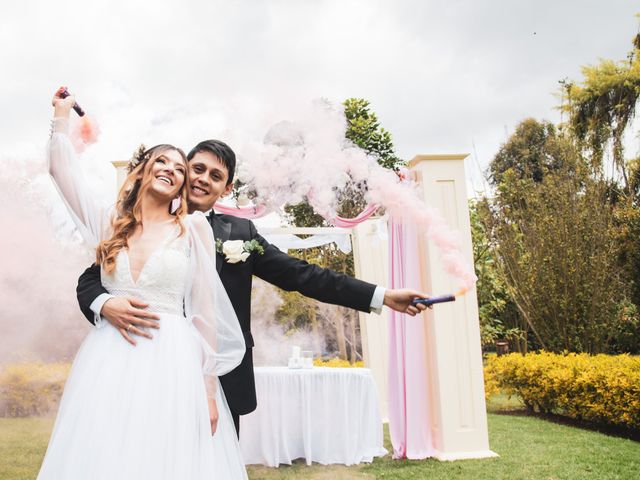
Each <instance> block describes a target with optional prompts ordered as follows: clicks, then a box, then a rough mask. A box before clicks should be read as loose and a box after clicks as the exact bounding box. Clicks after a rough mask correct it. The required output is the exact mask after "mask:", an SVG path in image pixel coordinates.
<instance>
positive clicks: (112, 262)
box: [96, 144, 189, 273]
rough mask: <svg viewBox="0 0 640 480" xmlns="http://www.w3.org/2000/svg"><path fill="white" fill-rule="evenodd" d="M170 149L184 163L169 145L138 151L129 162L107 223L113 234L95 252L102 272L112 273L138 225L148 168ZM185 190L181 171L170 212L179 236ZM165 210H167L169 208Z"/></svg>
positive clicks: (184, 211) (186, 183)
mask: <svg viewBox="0 0 640 480" xmlns="http://www.w3.org/2000/svg"><path fill="white" fill-rule="evenodd" d="M171 150H173V151H176V152H178V153H179V154H180V156H181V157H182V159H183V160H184V162H185V165H186V164H187V157H186V155H185V154H184V152H183V151H182V150H181V149H179V148H177V147H174V146H173V145H167V144H161V145H156V146H155V147H152V148H150V149H148V150H144V151H139V152H138V153H137V154H136V156H135V157H134V159H133V160H132V163H131V168H130V171H129V174H128V175H127V178H126V179H125V181H124V183H123V185H122V187H121V188H120V192H119V193H118V202H117V204H116V216H115V218H114V219H113V220H112V223H111V226H112V228H113V235H112V236H111V238H110V239H108V240H103V241H102V242H100V244H99V245H98V248H97V249H96V263H97V264H98V265H102V267H103V268H104V271H105V272H107V273H112V272H113V271H114V270H115V268H116V257H117V255H118V252H120V250H122V249H123V248H126V247H127V246H128V243H127V240H128V239H129V237H130V236H131V235H132V234H133V232H135V230H136V227H137V226H138V224H140V223H141V222H142V215H141V209H142V207H141V203H142V197H143V196H144V193H145V192H146V191H147V189H148V188H149V185H150V184H151V182H152V181H153V176H152V175H151V174H150V172H151V167H152V166H153V164H154V162H155V160H156V159H157V158H158V157H159V156H161V155H163V154H164V153H166V152H168V151H171ZM188 189H189V175H188V172H187V171H185V175H184V183H183V184H182V188H180V192H179V193H178V196H177V197H176V198H178V199H179V200H180V203H179V206H178V208H177V210H176V211H175V212H174V215H175V222H176V223H177V224H178V225H179V226H180V235H183V234H184V233H185V227H184V223H183V219H184V216H185V215H186V214H187V191H188ZM170 203H173V202H170ZM169 208H171V207H170V206H169Z"/></svg>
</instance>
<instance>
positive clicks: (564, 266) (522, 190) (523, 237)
mask: <svg viewBox="0 0 640 480" xmlns="http://www.w3.org/2000/svg"><path fill="white" fill-rule="evenodd" d="M522 131H523V130H522V129H517V130H516V133H514V136H516V135H518V134H520V133H521V132H522ZM540 141H544V142H546V141H547V139H544V138H543V137H540ZM555 141H557V142H559V143H564V145H562V146H561V151H564V152H568V153H569V152H571V150H572V149H573V150H574V153H571V154H568V157H565V159H564V160H563V161H562V162H560V166H559V167H558V168H557V169H554V170H552V171H547V172H546V174H545V175H544V176H543V177H542V179H541V180H539V181H537V180H536V179H534V178H533V177H532V176H524V177H523V176H522V175H521V173H520V172H519V171H518V170H517V169H516V168H508V169H506V170H505V171H504V172H503V173H502V176H501V181H500V183H499V184H498V185H497V191H496V195H495V197H494V199H493V200H492V201H491V202H484V203H483V204H481V208H480V209H479V214H480V217H481V219H482V221H483V223H484V225H485V227H486V229H487V235H488V237H489V239H490V240H491V241H492V242H494V244H495V246H496V248H495V252H496V255H497V259H498V261H499V265H500V268H501V269H502V272H503V274H504V280H505V283H506V286H507V290H508V292H509V294H510V296H511V298H512V299H513V301H514V302H515V304H516V306H517V309H518V312H519V314H520V315H521V317H522V319H523V320H524V321H525V322H526V324H527V326H528V328H529V330H530V331H531V333H532V335H533V337H534V338H533V343H534V345H535V346H537V347H540V348H544V349H547V350H550V351H556V352H560V351H563V350H570V351H578V352H582V351H585V352H590V353H597V352H606V351H609V350H610V349H611V348H612V346H613V345H614V344H615V341H616V335H617V333H616V332H617V331H618V329H619V322H620V305H621V304H622V302H623V300H624V298H625V285H624V282H623V278H622V275H621V273H620V269H619V268H618V265H617V258H618V254H619V246H618V243H617V242H616V238H615V228H614V214H613V213H614V211H613V207H612V205H611V202H610V201H609V197H608V190H609V185H608V183H607V182H605V181H604V180H603V179H601V178H598V177H597V176H595V175H593V174H592V172H591V170H590V168H588V167H587V166H586V162H585V161H584V159H582V157H581V156H580V155H579V154H578V152H576V151H575V148H574V147H573V146H572V143H571V140H570V139H569V138H566V137H562V136H559V135H558V136H557V137H556V139H555ZM517 142H518V140H517V139H514V138H513V136H512V138H510V139H509V141H508V143H517ZM543 146H544V145H538V147H539V148H542V147H543ZM496 158H497V157H496ZM566 158H573V161H566Z"/></svg>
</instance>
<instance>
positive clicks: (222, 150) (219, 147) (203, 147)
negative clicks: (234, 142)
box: [187, 140, 236, 185]
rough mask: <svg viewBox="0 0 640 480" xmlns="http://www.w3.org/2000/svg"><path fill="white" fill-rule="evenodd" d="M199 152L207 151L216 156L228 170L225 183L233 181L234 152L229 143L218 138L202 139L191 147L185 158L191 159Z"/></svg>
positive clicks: (234, 170) (234, 171)
mask: <svg viewBox="0 0 640 480" xmlns="http://www.w3.org/2000/svg"><path fill="white" fill-rule="evenodd" d="M200 152H209V153H212V154H213V155H215V156H216V157H218V158H219V159H220V161H221V162H222V164H223V165H224V166H225V167H227V171H228V172H229V178H227V185H229V184H230V183H231V182H233V176H234V175H235V173H236V154H235V153H234V152H233V150H231V147H230V146H229V145H227V144H226V143H224V142H221V141H220V140H203V141H202V142H200V143H199V144H197V145H196V146H195V147H193V148H192V149H191V151H190V152H189V155H187V160H191V159H192V158H193V157H194V156H195V154H196V153H200Z"/></svg>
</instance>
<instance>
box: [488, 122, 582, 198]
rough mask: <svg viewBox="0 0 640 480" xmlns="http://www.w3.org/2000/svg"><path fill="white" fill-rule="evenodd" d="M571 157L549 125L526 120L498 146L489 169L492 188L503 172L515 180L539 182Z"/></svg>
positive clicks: (567, 148) (572, 152)
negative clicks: (513, 176)
mask: <svg viewBox="0 0 640 480" xmlns="http://www.w3.org/2000/svg"><path fill="white" fill-rule="evenodd" d="M573 155H575V149H573V148H572V147H571V146H570V145H569V144H568V143H567V142H566V141H564V139H562V138H561V137H560V136H559V134H558V131H557V129H556V127H555V125H553V124H552V123H551V122H547V121H538V120H535V119H533V118H527V119H525V120H523V121H522V122H520V124H519V125H518V126H517V127H516V131H515V132H514V134H513V135H511V136H510V137H509V139H508V140H507V141H506V142H505V143H504V144H503V145H502V146H501V147H500V150H499V151H498V153H497V154H496V156H495V157H494V159H493V161H492V162H491V165H490V167H489V172H490V175H489V179H490V181H491V184H492V185H494V186H495V185H499V184H500V183H501V182H502V178H503V175H504V174H505V172H507V171H510V172H512V174H514V175H515V176H516V177H517V178H520V179H524V178H530V179H532V180H533V181H534V182H541V181H542V179H543V178H544V176H545V175H546V174H548V173H549V172H553V171H555V170H558V169H559V168H561V167H562V166H563V165H564V164H565V163H566V162H567V161H568V160H569V161H570V160H573V159H572V158H571V157H573Z"/></svg>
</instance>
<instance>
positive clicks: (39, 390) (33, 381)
mask: <svg viewBox="0 0 640 480" xmlns="http://www.w3.org/2000/svg"><path fill="white" fill-rule="evenodd" d="M70 367H71V365H70V364H68V363H15V364H10V365H5V366H4V367H2V368H1V370H0V416H1V417H29V416H37V415H46V414H47V413H49V412H51V411H54V410H55V409H56V408H57V407H58V403H59V402H60V397H61V396H62V390H63V388H64V384H65V382H66V380H67V376H68V374H69V369H70Z"/></svg>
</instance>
